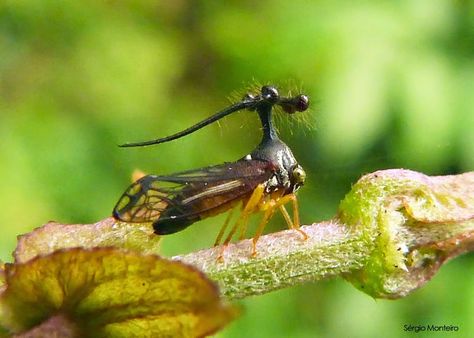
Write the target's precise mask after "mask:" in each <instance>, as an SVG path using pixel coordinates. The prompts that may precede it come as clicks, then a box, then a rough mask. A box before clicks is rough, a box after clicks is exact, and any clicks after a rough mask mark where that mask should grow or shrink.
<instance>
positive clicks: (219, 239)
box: [214, 208, 235, 246]
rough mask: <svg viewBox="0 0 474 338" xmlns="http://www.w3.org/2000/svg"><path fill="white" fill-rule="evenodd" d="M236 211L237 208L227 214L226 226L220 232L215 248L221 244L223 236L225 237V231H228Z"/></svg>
mask: <svg viewBox="0 0 474 338" xmlns="http://www.w3.org/2000/svg"><path fill="white" fill-rule="evenodd" d="M234 210H235V208H232V209H230V211H229V213H228V214H227V217H226V219H225V222H224V225H223V226H222V228H221V230H220V231H219V234H218V235H217V238H216V241H215V242H214V246H218V245H219V243H220V242H221V239H222V236H223V235H224V232H225V229H227V226H228V225H229V221H230V219H231V217H232V214H233V213H234Z"/></svg>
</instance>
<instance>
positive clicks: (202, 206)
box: [113, 160, 273, 222]
mask: <svg viewBox="0 0 474 338" xmlns="http://www.w3.org/2000/svg"><path fill="white" fill-rule="evenodd" d="M272 174H273V166H272V164H271V163H270V162H267V161H260V160H239V161H236V162H231V163H224V164H220V165H216V166H210V167H205V168H200V169H195V170H190V171H185V172H181V173H177V174H174V175H170V176H157V175H147V176H144V177H142V178H141V179H139V180H138V181H136V182H134V183H133V184H132V185H131V186H130V187H129V188H128V189H127V190H126V191H125V192H124V194H123V195H122V197H121V198H120V200H119V201H118V202H117V205H116V206H115V208H114V211H113V216H114V217H115V218H116V219H118V220H121V221H124V222H154V221H156V220H158V219H160V220H166V219H173V220H174V219H176V220H178V219H183V218H186V217H190V216H196V215H199V214H201V213H204V212H207V211H210V210H212V209H214V208H218V207H220V206H222V205H223V204H226V203H229V202H231V201H232V200H235V199H237V198H239V197H241V196H244V195H246V194H248V193H249V192H251V191H253V189H255V187H256V186H257V185H258V184H260V183H263V182H265V181H266V180H268V179H269V178H270V177H271V176H272Z"/></svg>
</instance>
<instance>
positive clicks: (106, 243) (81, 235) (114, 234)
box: [13, 217, 160, 263]
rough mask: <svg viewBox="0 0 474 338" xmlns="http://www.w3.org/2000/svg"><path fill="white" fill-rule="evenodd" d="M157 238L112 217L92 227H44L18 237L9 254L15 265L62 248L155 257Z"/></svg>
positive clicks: (150, 230)
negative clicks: (110, 249) (108, 249)
mask: <svg viewBox="0 0 474 338" xmlns="http://www.w3.org/2000/svg"><path fill="white" fill-rule="evenodd" d="M159 241H160V237H159V236H157V235H155V234H154V233H153V228H152V227H151V226H150V225H149V224H130V223H123V222H117V221H115V220H114V219H113V218H112V217H109V218H106V219H104V220H102V221H100V222H97V223H94V224H60V223H56V222H50V223H47V224H45V225H43V226H41V227H39V228H37V229H35V230H33V231H32V232H29V233H27V234H25V235H21V236H19V238H18V245H17V247H16V249H15V252H14V253H13V255H14V257H15V262H16V263H23V262H26V261H28V260H30V259H32V258H33V257H36V256H38V255H46V254H49V253H52V252H54V251H56V250H59V249H64V248H75V247H83V248H94V247H111V246H114V247H118V248H124V249H131V250H136V251H140V252H143V253H155V254H156V253H158V252H159Z"/></svg>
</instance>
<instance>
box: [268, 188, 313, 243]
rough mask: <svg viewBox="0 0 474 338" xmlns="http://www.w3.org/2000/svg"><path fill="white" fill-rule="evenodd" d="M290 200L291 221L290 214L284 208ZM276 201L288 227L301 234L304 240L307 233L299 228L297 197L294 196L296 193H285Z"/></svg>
mask: <svg viewBox="0 0 474 338" xmlns="http://www.w3.org/2000/svg"><path fill="white" fill-rule="evenodd" d="M290 201H291V202H292V204H293V222H292V221H291V218H290V215H289V214H288V211H286V208H285V204H287V203H288V202H290ZM276 203H277V205H278V208H279V209H280V211H281V213H282V215H283V217H284V218H285V221H286V223H287V224H288V228H289V229H294V230H296V231H298V232H299V233H300V234H301V235H302V236H303V239H304V240H306V239H307V238H308V234H306V232H304V231H303V230H301V229H300V214H299V212H298V210H299V209H298V199H297V198H296V195H295V194H289V195H285V196H283V197H282V198H280V199H278V200H277V201H276Z"/></svg>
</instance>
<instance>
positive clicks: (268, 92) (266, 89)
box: [262, 86, 280, 103]
mask: <svg viewBox="0 0 474 338" xmlns="http://www.w3.org/2000/svg"><path fill="white" fill-rule="evenodd" d="M262 98H263V99H265V100H266V101H268V102H270V103H277V102H278V99H279V98H280V95H279V94H278V90H277V89H276V88H275V87H273V86H263V87H262Z"/></svg>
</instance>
